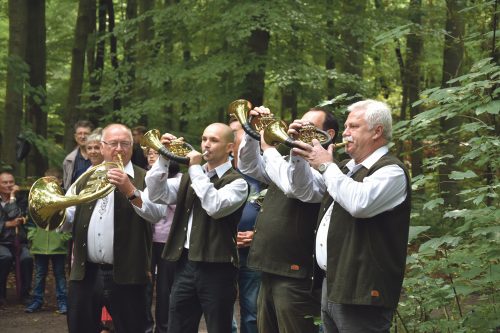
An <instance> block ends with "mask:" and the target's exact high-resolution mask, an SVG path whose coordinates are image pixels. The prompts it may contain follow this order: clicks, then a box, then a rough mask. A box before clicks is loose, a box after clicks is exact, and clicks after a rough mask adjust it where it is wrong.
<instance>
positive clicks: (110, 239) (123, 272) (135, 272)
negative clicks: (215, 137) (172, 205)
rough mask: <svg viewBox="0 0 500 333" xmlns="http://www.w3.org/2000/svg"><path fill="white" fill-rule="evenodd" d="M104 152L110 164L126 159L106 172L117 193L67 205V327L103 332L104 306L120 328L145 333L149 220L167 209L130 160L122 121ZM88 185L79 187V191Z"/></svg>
mask: <svg viewBox="0 0 500 333" xmlns="http://www.w3.org/2000/svg"><path fill="white" fill-rule="evenodd" d="M101 153H102V155H103V157H104V161H105V162H112V161H114V162H121V161H122V162H123V166H124V168H123V170H121V169H119V168H113V169H110V170H108V172H107V179H108V181H109V182H110V183H111V184H113V185H115V186H116V190H115V191H112V192H111V193H110V194H108V195H107V196H104V197H103V198H100V199H98V200H97V201H93V202H91V203H86V204H81V205H78V206H76V207H69V208H67V209H66V213H67V216H68V220H70V221H73V233H74V250H73V253H74V261H73V265H72V269H71V275H70V282H69V292H68V317H67V321H68V329H69V332H70V333H75V332H77V333H79V332H81V333H89V332H92V333H95V332H100V329H101V327H100V314H101V309H102V306H103V305H105V306H106V308H107V309H108V310H109V312H110V314H111V316H112V317H113V323H114V326H115V328H116V330H117V332H134V333H135V332H144V331H145V328H146V283H147V282H148V279H149V276H148V272H149V269H150V258H151V225H150V224H149V223H148V222H146V221H145V220H148V221H151V222H154V221H158V220H159V219H160V218H161V217H163V216H164V215H165V211H166V208H165V206H164V205H157V204H153V203H151V202H150V201H149V200H148V199H147V191H146V192H142V191H143V190H144V188H145V182H144V177H145V173H146V172H145V171H144V170H143V169H141V168H139V167H137V166H135V165H133V164H132V163H131V162H130V158H131V156H132V133H131V131H130V129H129V128H127V127H126V126H124V125H121V124H111V125H108V126H106V127H105V128H104V129H103V131H102V138H101ZM120 157H121V161H120ZM83 185H84V184H83ZM83 185H81V186H79V187H80V188H76V194H78V193H79V192H80V191H81V190H82V188H81V187H84V186H83Z"/></svg>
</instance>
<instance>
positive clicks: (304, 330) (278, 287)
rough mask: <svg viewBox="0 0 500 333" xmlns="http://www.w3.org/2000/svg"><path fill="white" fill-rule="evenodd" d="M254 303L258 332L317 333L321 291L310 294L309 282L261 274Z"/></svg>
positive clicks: (308, 280) (307, 280) (309, 280)
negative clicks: (316, 321) (255, 302)
mask: <svg viewBox="0 0 500 333" xmlns="http://www.w3.org/2000/svg"><path fill="white" fill-rule="evenodd" d="M261 279H262V280H261V284H260V290H259V297H258V300H257V325H258V330H259V333H278V332H281V333H317V332H318V331H319V326H318V325H315V324H314V320H315V319H319V317H320V313H321V303H320V302H321V291H320V289H317V290H314V291H312V292H311V283H312V282H311V279H307V278H305V279H296V278H291V277H284V276H280V275H275V274H270V273H265V272H263V273H262V276H261Z"/></svg>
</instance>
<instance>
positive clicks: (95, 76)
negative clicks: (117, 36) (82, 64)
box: [87, 0, 106, 124]
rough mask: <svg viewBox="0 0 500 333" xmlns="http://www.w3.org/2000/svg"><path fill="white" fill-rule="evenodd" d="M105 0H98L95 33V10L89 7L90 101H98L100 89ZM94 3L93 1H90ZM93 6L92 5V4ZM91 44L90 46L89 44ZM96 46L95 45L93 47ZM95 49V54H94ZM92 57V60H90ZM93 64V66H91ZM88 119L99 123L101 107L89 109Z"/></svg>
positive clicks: (104, 46) (103, 48) (103, 51)
mask: <svg viewBox="0 0 500 333" xmlns="http://www.w3.org/2000/svg"><path fill="white" fill-rule="evenodd" d="M105 2H106V0H98V3H99V5H98V6H97V33H96V34H93V32H95V30H96V29H95V26H96V21H92V19H94V20H95V19H96V15H95V13H96V11H95V8H91V9H90V12H89V14H90V16H89V20H90V22H89V23H90V25H89V29H90V30H89V36H92V35H94V40H93V41H92V40H90V41H89V42H88V45H89V50H88V51H87V62H88V65H87V67H88V68H89V73H88V74H89V90H90V100H91V101H92V102H98V101H99V99H100V94H99V90H100V89H101V83H102V75H103V71H104V57H105V54H106V41H105V39H104V38H103V37H104V35H105V34H106V3H105ZM92 5H94V2H93V3H92ZM92 7H94V6H92ZM91 45H92V46H91ZM94 45H95V46H97V47H94ZM91 50H92V51H93V52H92V53H91V52H89V51H91ZM94 51H95V54H94ZM91 59H93V61H91ZM92 65H93V66H92ZM89 111H90V112H89V117H88V118H89V120H90V121H92V122H93V123H94V124H98V123H99V119H100V118H101V116H102V115H103V114H102V113H103V110H102V107H100V106H95V107H93V108H92V109H91V110H89Z"/></svg>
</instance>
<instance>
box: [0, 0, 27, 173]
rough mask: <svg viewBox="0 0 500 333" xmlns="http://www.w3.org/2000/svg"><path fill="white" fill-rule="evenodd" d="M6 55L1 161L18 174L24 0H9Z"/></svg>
mask: <svg viewBox="0 0 500 333" xmlns="http://www.w3.org/2000/svg"><path fill="white" fill-rule="evenodd" d="M8 6H9V51H8V52H9V57H8V61H7V86H6V90H5V113H4V128H3V137H2V160H3V162H4V163H6V164H9V165H11V166H13V168H14V172H15V173H16V174H19V170H18V168H17V166H18V163H17V161H16V138H17V136H18V135H19V132H20V129H21V123H22V119H23V94H24V83H25V81H24V80H25V79H26V76H25V75H23V72H26V66H25V62H24V59H25V55H26V19H27V16H26V15H27V14H26V9H27V4H26V0H9V4H8Z"/></svg>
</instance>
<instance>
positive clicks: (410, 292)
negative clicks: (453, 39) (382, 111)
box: [396, 58, 500, 332]
mask: <svg viewBox="0 0 500 333" xmlns="http://www.w3.org/2000/svg"><path fill="white" fill-rule="evenodd" d="M453 81H454V83H457V84H458V85H457V86H455V87H452V88H432V89H428V90H426V91H425V92H424V93H423V98H422V99H421V100H420V101H418V102H417V103H418V104H422V105H423V106H424V107H425V111H424V112H422V113H421V114H419V115H418V116H416V117H415V118H414V119H413V120H412V121H411V122H409V123H406V125H410V126H406V127H405V126H400V127H398V128H397V129H396V131H398V132H400V133H401V137H403V138H405V137H408V136H412V135H413V136H415V135H416V136H419V137H421V138H423V140H424V141H425V142H429V143H430V142H435V143H438V144H437V145H435V147H437V148H439V142H442V141H444V140H449V139H450V138H453V140H454V141H455V142H456V143H457V151H456V153H457V154H458V155H459V157H460V158H459V162H458V164H457V165H456V166H455V167H456V170H453V171H452V172H451V174H450V176H449V181H455V182H457V183H458V184H459V188H460V192H459V196H460V197H461V199H462V204H461V205H460V207H450V208H446V207H443V206H442V204H443V203H444V200H443V196H444V195H446V194H445V193H439V192H437V193H436V196H435V197H434V198H432V199H431V198H429V199H427V200H426V201H425V202H423V203H422V204H421V209H419V205H418V204H417V205H415V206H414V211H415V210H417V211H418V213H416V214H412V217H413V220H412V223H413V224H422V225H421V226H415V227H413V228H419V229H417V230H416V231H417V232H421V233H419V234H418V236H416V235H415V231H413V232H412V233H411V235H410V236H411V237H410V240H411V241H412V243H413V244H412V246H411V247H410V248H411V249H412V251H410V253H409V256H408V259H407V264H408V266H407V274H406V278H405V281H404V293H403V296H402V298H401V301H400V306H399V308H398V309H399V315H400V321H399V322H398V326H401V327H403V323H404V327H405V328H406V329H407V330H409V331H411V332H430V331H435V332H488V331H490V332H493V331H495V329H496V328H497V327H499V325H500V319H499V317H498V310H499V309H498V304H497V300H498V298H499V296H500V292H499V288H498V287H499V285H500V284H499V282H500V267H499V260H498V258H499V257H500V256H499V255H500V246H499V240H500V239H499V234H500V225H499V221H500V210H499V209H498V208H499V203H498V189H499V187H500V182H499V180H498V174H499V158H498V156H500V141H499V138H498V133H497V132H496V131H497V130H498V120H497V119H496V117H497V115H498V111H499V105H498V103H497V102H498V100H499V97H500V96H499V95H500V91H499V89H498V88H496V87H498V86H499V83H500V67H499V66H498V65H497V64H495V63H493V62H492V61H491V59H490V58H486V59H483V60H480V61H478V62H477V63H476V64H474V65H473V66H472V67H471V70H470V71H469V72H468V73H466V74H464V75H462V76H460V77H458V78H456V79H454V80H453ZM443 118H446V119H450V118H460V119H465V120H466V121H463V122H459V123H457V126H455V127H454V128H452V129H451V130H450V131H449V132H448V133H441V134H440V135H435V134H433V133H434V130H430V129H433V128H434V127H435V126H436V123H438V122H439V120H440V119H443ZM429 154H430V155H429V156H427V158H426V159H425V167H426V172H427V173H426V175H425V176H424V175H418V176H417V177H414V184H413V186H414V188H425V187H426V186H428V185H429V184H431V183H432V182H434V181H435V180H434V179H437V175H436V174H435V172H436V171H437V170H438V168H437V167H438V166H439V165H440V164H443V163H447V160H448V158H449V157H450V156H439V150H435V151H434V153H433V154H431V153H429ZM438 209H439V210H440V211H443V214H437V215H436V211H437V210H438ZM429 223H430V224H431V225H429ZM423 231H425V233H424V232H423Z"/></svg>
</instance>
